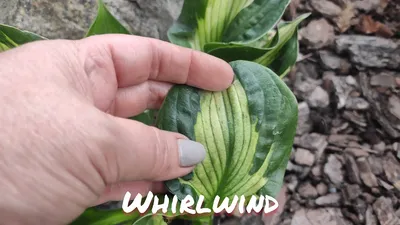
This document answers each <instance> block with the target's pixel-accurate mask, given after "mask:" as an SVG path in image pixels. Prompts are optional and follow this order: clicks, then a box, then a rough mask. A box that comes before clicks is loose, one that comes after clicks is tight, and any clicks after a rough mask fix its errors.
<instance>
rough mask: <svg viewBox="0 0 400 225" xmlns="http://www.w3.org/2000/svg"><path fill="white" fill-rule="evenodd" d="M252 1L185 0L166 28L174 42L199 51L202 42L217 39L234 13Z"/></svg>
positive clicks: (218, 39) (216, 40)
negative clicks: (177, 16) (174, 21)
mask: <svg viewBox="0 0 400 225" xmlns="http://www.w3.org/2000/svg"><path fill="white" fill-rule="evenodd" d="M253 1H254V0H185V2H184V4H183V8H182V11H181V14H180V16H179V18H178V20H177V21H176V23H174V25H173V26H172V27H171V28H170V29H169V31H168V37H169V40H170V41H171V42H172V43H174V44H177V45H181V46H184V47H188V48H192V49H196V50H202V49H203V46H204V45H205V44H206V43H210V42H219V41H221V40H222V35H223V33H224V31H225V29H226V28H227V27H228V26H229V24H230V23H231V22H232V21H233V20H234V19H235V17H236V16H237V14H238V13H239V12H240V11H241V10H242V9H243V8H245V7H247V6H248V5H249V4H251V3H252V2H253Z"/></svg>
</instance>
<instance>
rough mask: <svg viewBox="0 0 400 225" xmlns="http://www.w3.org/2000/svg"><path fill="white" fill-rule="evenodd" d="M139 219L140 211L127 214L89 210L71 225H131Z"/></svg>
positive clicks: (120, 210) (119, 211)
mask: <svg viewBox="0 0 400 225" xmlns="http://www.w3.org/2000/svg"><path fill="white" fill-rule="evenodd" d="M138 218H140V213H139V212H138V211H134V212H132V213H130V214H126V213H125V212H124V211H123V210H122V209H116V210H99V209H96V208H89V209H87V210H86V211H85V212H84V213H83V214H82V215H80V216H79V217H78V218H77V219H76V220H74V221H73V222H72V223H71V224H70V225H119V224H129V225H131V224H132V223H133V222H135V221H136V220H137V219H138Z"/></svg>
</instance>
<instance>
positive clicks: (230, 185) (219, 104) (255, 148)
mask: <svg viewBox="0 0 400 225" xmlns="http://www.w3.org/2000/svg"><path fill="white" fill-rule="evenodd" d="M289 3H290V0H185V1H184V5H183V8H182V11H181V14H180V16H179V18H178V20H177V21H176V22H175V23H174V24H173V25H172V26H171V28H170V29H169V30H168V37H169V40H170V42H171V43H173V44H176V45H180V46H183V47H188V48H192V49H194V50H199V51H203V52H206V53H208V54H210V55H214V56H216V57H218V58H221V59H223V60H225V61H227V62H229V63H230V65H231V66H232V68H233V70H234V72H235V81H234V83H233V85H232V86H231V87H230V88H229V89H228V90H225V91H221V92H207V91H204V90H199V89H197V88H193V87H189V86H186V85H175V86H174V87H173V88H172V89H171V91H170V92H169V93H168V96H167V97H166V99H165V101H164V103H163V106H162V108H161V110H160V111H159V112H157V110H146V111H145V112H144V113H142V114H140V115H137V116H135V117H132V118H130V119H133V120H137V121H141V122H143V123H145V124H148V125H156V126H158V127H159V128H161V129H164V130H169V131H175V132H179V133H182V134H184V135H187V136H188V137H189V138H191V139H192V140H196V141H198V142H200V143H202V144H203V145H204V146H206V149H207V151H208V152H207V153H208V154H207V157H206V159H205V160H204V161H203V162H202V163H201V164H200V165H198V166H197V167H196V168H195V170H194V171H193V172H192V173H191V174H190V175H189V176H185V177H181V178H178V179H174V180H170V181H167V182H166V185H167V187H168V188H169V190H170V191H171V192H172V194H175V195H177V196H178V198H179V199H183V198H184V197H185V196H186V195H191V196H193V197H194V199H197V197H198V196H199V195H203V196H204V197H205V204H206V205H205V206H206V207H210V204H212V200H213V198H214V197H215V196H216V195H218V196H220V197H221V198H224V197H229V198H232V197H233V196H234V195H245V196H247V197H251V196H252V195H270V196H275V195H276V194H277V193H278V192H279V190H280V188H281V187H282V182H283V176H284V173H285V169H286V165H287V163H288V160H289V155H290V152H291V148H292V145H293V140H294V135H295V130H296V124H297V102H296V99H295V97H294V95H293V93H292V92H291V91H290V89H289V88H288V87H287V86H286V85H285V83H284V82H283V81H282V80H281V78H282V77H284V76H285V75H286V74H287V73H288V72H289V71H290V69H291V68H292V67H293V66H294V64H295V63H296V59H297V55H298V49H299V46H298V37H297V36H298V35H297V29H298V25H299V24H300V23H301V22H302V21H303V20H304V19H305V18H306V17H307V16H308V14H305V15H301V16H299V17H298V18H297V19H295V20H294V21H286V22H283V23H280V24H279V25H278V26H276V25H277V24H278V22H279V21H280V20H281V17H282V15H283V13H284V11H285V10H286V8H287V6H288V4H289ZM110 33H114V34H131V33H130V32H129V30H128V29H126V28H125V27H124V26H123V25H122V24H121V23H120V22H119V21H118V20H117V19H116V18H115V17H114V16H113V15H112V14H111V13H110V11H109V10H108V9H107V7H106V6H105V4H104V3H103V1H102V0H98V11H97V16H96V18H95V20H94V21H93V23H92V25H91V26H90V28H89V30H88V31H87V33H86V35H85V37H88V36H93V35H100V34H110ZM45 39H46V38H44V37H41V36H40V35H36V34H33V33H31V32H28V31H24V30H19V29H17V28H14V27H11V26H7V25H1V24H0V52H1V51H6V50H9V49H11V48H14V47H18V46H20V45H22V44H26V43H29V42H33V41H38V40H45ZM210 76H213V75H210ZM156 117H157V121H155V118H156ZM165 218H168V219H174V218H179V219H184V220H190V221H192V222H193V224H202V225H205V224H210V223H211V221H212V215H211V218H210V215H206V216H204V215H203V216H201V217H190V216H189V215H171V214H170V213H169V212H168V213H167V214H156V215H151V214H150V213H146V214H144V215H140V214H139V213H138V212H133V213H130V214H126V213H124V212H123V211H122V210H110V211H104V210H98V209H95V208H89V209H87V210H86V211H85V212H84V213H83V214H82V215H81V216H80V217H79V218H77V219H76V220H75V221H74V222H73V223H72V224H71V225H81V224H82V225H83V224H85V225H105V224H107V225H113V224H134V225H165V224H167V222H166V221H165V220H164V219H165Z"/></svg>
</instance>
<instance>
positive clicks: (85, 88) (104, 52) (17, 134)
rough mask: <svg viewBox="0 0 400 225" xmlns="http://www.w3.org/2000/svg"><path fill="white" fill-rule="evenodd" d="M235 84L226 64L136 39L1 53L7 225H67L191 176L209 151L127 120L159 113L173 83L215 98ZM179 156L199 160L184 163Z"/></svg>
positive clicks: (38, 45) (0, 172)
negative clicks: (96, 208) (89, 211)
mask: <svg viewBox="0 0 400 225" xmlns="http://www.w3.org/2000/svg"><path fill="white" fill-rule="evenodd" d="M232 80H233V71H232V69H231V68H230V66H229V65H228V64H227V63H225V62H223V61H222V60H220V59H217V58H214V57H211V56H208V55H206V54H204V53H200V52H195V51H193V50H190V49H185V48H181V47H178V46H174V45H172V44H169V43H166V42H161V41H158V40H155V39H149V38H143V37H136V36H127V35H101V36H93V37H90V38H86V39H83V40H79V41H66V40H52V41H39V42H34V43H30V44H27V45H24V46H21V47H19V48H15V49H12V50H9V51H6V52H4V53H1V54H0V105H1V108H0V115H1V117H0V124H1V128H2V129H1V130H0V177H1V182H0V193H2V196H1V198H0V218H1V219H0V221H1V222H2V223H4V224H8V225H13V224H46V225H47V224H67V223H69V222H71V221H72V220H74V219H75V218H76V217H77V216H79V215H80V213H82V212H83V211H84V210H85V209H86V208H87V207H90V206H93V205H95V204H98V203H102V202H105V201H109V200H121V199H122V198H123V196H124V194H125V192H126V191H130V192H131V193H132V194H133V196H135V194H136V193H142V194H147V192H148V191H149V190H152V191H153V192H159V191H162V189H163V186H162V184H161V183H160V181H163V180H168V179H172V178H176V177H179V176H183V175H185V174H188V173H189V172H190V171H191V170H193V168H194V166H195V164H196V163H199V162H200V161H201V160H202V159H203V158H204V154H205V152H204V149H202V148H203V147H202V146H201V145H199V144H198V143H194V142H191V141H178V140H182V139H183V140H184V139H186V137H184V136H183V135H181V134H177V133H172V132H167V131H161V130H159V129H157V128H154V127H150V126H146V125H144V124H142V123H139V122H136V121H133V120H129V119H124V118H127V117H130V116H134V115H137V114H140V113H141V112H143V111H144V110H145V109H157V108H159V107H160V106H161V104H162V101H163V99H164V97H165V96H166V94H167V92H168V90H169V89H170V87H171V86H172V83H180V84H183V83H185V84H188V85H192V86H196V87H199V88H203V89H207V90H214V91H218V90H223V89H225V88H227V87H229V85H230V84H231V82H232ZM179 143H180V144H179ZM179 149H180V150H179ZM180 152H181V153H183V154H188V152H189V154H190V155H191V156H195V155H197V156H198V157H197V158H196V157H193V158H191V159H190V158H189V159H186V161H183V162H182V160H180V157H179V156H180V155H181V154H180ZM181 164H182V165H183V166H181Z"/></svg>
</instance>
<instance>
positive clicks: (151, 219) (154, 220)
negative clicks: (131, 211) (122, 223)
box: [132, 214, 167, 225]
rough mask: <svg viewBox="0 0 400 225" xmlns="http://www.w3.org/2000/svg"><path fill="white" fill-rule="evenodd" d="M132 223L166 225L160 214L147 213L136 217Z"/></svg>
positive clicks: (138, 224)
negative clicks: (138, 217)
mask: <svg viewBox="0 0 400 225" xmlns="http://www.w3.org/2000/svg"><path fill="white" fill-rule="evenodd" d="M132 225H167V223H166V222H165V221H164V218H163V216H162V215H158V214H156V215H152V214H147V215H145V216H143V217H141V218H140V219H138V220H137V221H136V222H134V223H133V224H132Z"/></svg>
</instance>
